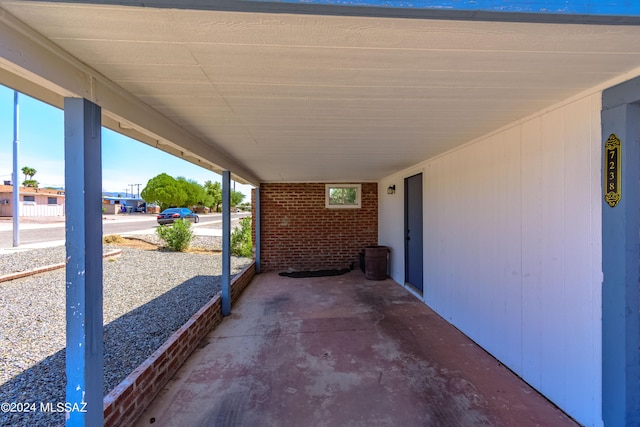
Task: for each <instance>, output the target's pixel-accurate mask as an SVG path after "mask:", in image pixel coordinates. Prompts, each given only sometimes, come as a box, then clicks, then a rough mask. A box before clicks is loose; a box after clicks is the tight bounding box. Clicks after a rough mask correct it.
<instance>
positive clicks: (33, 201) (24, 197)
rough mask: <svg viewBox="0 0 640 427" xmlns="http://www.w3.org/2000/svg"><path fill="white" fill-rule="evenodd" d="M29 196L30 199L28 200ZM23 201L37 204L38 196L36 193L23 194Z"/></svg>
mask: <svg viewBox="0 0 640 427" xmlns="http://www.w3.org/2000/svg"><path fill="white" fill-rule="evenodd" d="M27 197H28V198H29V199H30V200H27ZM22 203H26V204H29V205H35V204H36V196H35V195H31V194H23V195H22Z"/></svg>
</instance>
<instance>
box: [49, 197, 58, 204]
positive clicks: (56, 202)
mask: <svg viewBox="0 0 640 427" xmlns="http://www.w3.org/2000/svg"><path fill="white" fill-rule="evenodd" d="M51 201H53V203H51ZM57 205H58V198H57V197H50V196H49V197H47V206H57Z"/></svg>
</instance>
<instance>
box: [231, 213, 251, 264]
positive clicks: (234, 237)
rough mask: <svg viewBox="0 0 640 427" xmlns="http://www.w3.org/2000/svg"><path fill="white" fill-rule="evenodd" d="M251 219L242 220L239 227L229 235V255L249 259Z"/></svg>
mask: <svg viewBox="0 0 640 427" xmlns="http://www.w3.org/2000/svg"><path fill="white" fill-rule="evenodd" d="M252 249H253V248H252V245H251V218H242V219H241V220H240V225H239V226H238V227H236V228H235V229H234V230H233V232H232V233H231V254H232V255H235V256H239V257H245V258H251V257H252V256H253V250H252Z"/></svg>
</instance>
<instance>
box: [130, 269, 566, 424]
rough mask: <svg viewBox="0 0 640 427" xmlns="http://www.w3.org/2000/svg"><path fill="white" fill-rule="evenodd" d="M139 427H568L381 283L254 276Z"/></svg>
mask: <svg viewBox="0 0 640 427" xmlns="http://www.w3.org/2000/svg"><path fill="white" fill-rule="evenodd" d="M137 425H138V426H139V427H142V426H149V425H153V426H154V427H155V426H474V427H475V426H518V427H526V426H554V427H556V426H576V425H577V424H576V423H575V422H574V421H572V420H571V419H570V418H569V417H567V416H566V415H565V414H564V413H563V412H561V411H560V410H558V409H557V408H556V407H555V406H553V405H552V404H551V403H549V402H548V401H547V400H546V399H545V398H543V397H542V396H541V395H539V394H538V393H537V392H536V391H535V390H533V389H532V388H531V387H529V386H528V385H527V384H526V383H524V382H523V381H522V380H520V379H519V378H518V377H517V376H516V375H514V374H513V373H512V372H511V371H509V370H508V369H506V368H505V367H504V366H502V365H501V364H500V363H499V362H498V361H497V360H495V359H494V358H493V357H491V356H490V355H488V354H487V353H486V352H484V351H483V350H482V349H481V348H479V347H478V346H477V345H475V344H474V343H473V342H472V341H470V340H469V339H468V338H466V337H465V336H464V335H463V334H462V333H460V332H459V331H458V330H457V329H455V328H454V327H452V326H451V325H449V324H448V323H446V322H445V321H444V320H443V319H441V318H440V317H439V316H438V315H436V314H435V313H434V312H433V311H432V310H430V309H429V308H428V307H427V306H425V305H424V304H423V303H422V302H420V301H418V300H417V299H416V298H415V297H414V296H412V295H411V294H410V293H409V292H407V291H406V290H405V289H404V288H402V287H401V286H399V285H398V284H397V283H395V282H393V281H392V280H390V279H387V280H384V281H369V280H366V279H365V278H364V275H363V274H362V273H361V272H360V271H352V272H350V273H348V274H346V275H343V276H335V277H321V278H305V279H294V278H289V277H280V276H278V275H277V274H274V273H265V274H261V275H257V276H256V277H255V278H254V279H253V282H252V283H251V285H249V287H248V288H247V290H246V291H245V293H244V294H243V295H242V296H241V297H240V299H239V301H238V303H237V304H236V305H235V306H234V307H233V309H232V315H231V316H230V317H227V318H226V319H225V320H224V321H223V322H222V324H221V325H220V326H218V328H217V329H216V330H215V331H213V332H211V333H210V334H209V335H208V336H207V338H205V340H204V341H203V343H202V346H201V348H200V349H198V350H197V351H196V352H195V353H194V354H193V355H192V356H191V357H190V359H189V360H188V361H187V362H186V364H185V365H184V366H183V367H182V368H181V370H180V371H179V372H178V374H177V375H176V376H175V377H174V378H173V379H172V380H171V381H170V382H169V384H167V386H166V387H165V389H164V391H163V392H162V393H161V394H160V396H159V397H158V398H156V400H155V401H154V403H153V404H152V406H151V407H150V408H149V409H148V410H147V411H146V412H145V413H144V414H143V415H142V416H141V417H140V419H139V420H138V424H137Z"/></svg>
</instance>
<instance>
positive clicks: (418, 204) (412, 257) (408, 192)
mask: <svg viewBox="0 0 640 427" xmlns="http://www.w3.org/2000/svg"><path fill="white" fill-rule="evenodd" d="M404 218H405V219H404V224H405V233H406V234H405V244H404V247H405V251H404V253H405V257H404V264H405V265H404V267H405V268H404V275H405V282H407V283H409V284H411V285H412V286H413V287H414V288H416V289H418V290H419V291H422V174H421V173H420V174H418V175H414V176H410V177H409V178H405V180H404Z"/></svg>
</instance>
